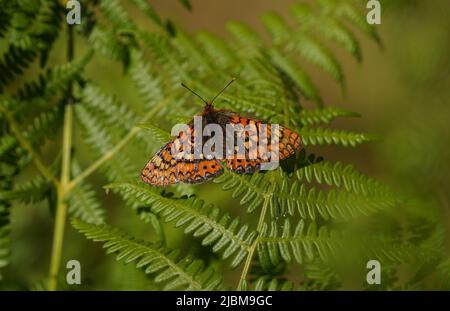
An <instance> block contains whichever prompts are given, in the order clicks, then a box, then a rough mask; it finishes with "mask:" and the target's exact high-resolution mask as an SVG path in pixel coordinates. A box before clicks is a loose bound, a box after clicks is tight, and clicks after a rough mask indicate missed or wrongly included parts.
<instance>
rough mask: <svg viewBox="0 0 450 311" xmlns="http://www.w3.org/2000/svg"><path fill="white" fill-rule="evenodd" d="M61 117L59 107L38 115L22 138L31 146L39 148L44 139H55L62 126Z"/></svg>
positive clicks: (61, 112)
mask: <svg viewBox="0 0 450 311" xmlns="http://www.w3.org/2000/svg"><path fill="white" fill-rule="evenodd" d="M62 115H63V111H62V109H61V107H55V108H53V109H51V110H48V111H44V112H42V113H40V114H38V115H37V116H36V117H35V118H34V119H33V120H32V121H31V122H30V124H29V125H28V126H27V128H26V129H25V132H24V137H25V138H27V139H28V141H30V142H31V143H32V144H33V146H36V147H40V146H41V145H42V143H43V142H44V141H45V140H46V139H50V138H53V137H55V135H56V134H57V130H58V129H59V128H60V127H61V125H62Z"/></svg>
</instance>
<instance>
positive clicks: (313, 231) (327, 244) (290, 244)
mask: <svg viewBox="0 0 450 311" xmlns="http://www.w3.org/2000/svg"><path fill="white" fill-rule="evenodd" d="M281 230H282V232H280V231H281ZM258 241H259V243H258V245H257V252H258V257H259V260H260V262H261V264H262V265H276V264H278V262H279V260H280V259H283V260H284V261H286V262H291V261H292V260H293V259H294V260H295V261H297V262H298V263H300V264H301V263H303V261H304V260H305V257H306V259H307V260H312V259H313V258H314V257H315V256H319V258H321V259H322V260H326V259H327V258H328V257H329V256H331V255H332V254H333V253H334V252H336V251H337V249H338V248H339V247H340V246H339V238H338V236H337V234H336V233H334V232H333V231H330V230H328V229H327V228H326V227H321V228H320V229H318V228H317V225H316V224H315V223H311V224H309V226H307V225H306V224H305V221H304V220H300V221H299V222H298V224H297V226H296V227H295V229H294V231H292V229H291V225H290V221H289V219H286V220H285V221H284V223H283V225H282V227H281V229H279V226H278V224H277V223H276V222H272V223H271V225H270V228H269V227H268V226H267V224H265V225H264V229H263V231H262V233H261V236H260V237H259V240H258ZM265 262H267V263H265Z"/></svg>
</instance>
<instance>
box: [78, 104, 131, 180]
mask: <svg viewBox="0 0 450 311" xmlns="http://www.w3.org/2000/svg"><path fill="white" fill-rule="evenodd" d="M75 112H76V113H75V114H76V116H77V118H78V120H79V121H80V124H81V125H82V126H83V128H84V130H85V135H84V137H85V142H86V144H87V145H88V146H90V147H91V149H92V150H93V151H94V152H95V153H96V154H98V155H103V154H105V153H106V152H108V151H109V150H111V149H112V148H113V146H114V140H113V137H111V135H110V133H109V131H108V130H107V129H106V127H105V126H104V124H103V122H102V121H101V120H100V119H98V118H97V117H96V116H94V115H92V114H90V113H89V111H88V110H87V109H86V108H85V107H84V106H83V105H81V104H80V105H76V107H75ZM103 170H104V173H105V175H106V176H107V177H108V179H109V180H111V181H113V180H121V179H123V180H126V179H129V178H130V177H131V176H133V175H134V174H135V173H134V170H133V165H131V163H130V160H129V158H128V157H126V156H125V155H124V154H121V153H119V154H116V155H115V156H114V157H113V158H112V159H110V160H109V161H108V162H107V163H105V164H104V165H103Z"/></svg>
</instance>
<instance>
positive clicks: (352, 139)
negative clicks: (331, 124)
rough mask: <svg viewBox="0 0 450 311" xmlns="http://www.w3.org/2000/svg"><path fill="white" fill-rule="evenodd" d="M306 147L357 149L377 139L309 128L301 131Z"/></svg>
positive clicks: (345, 132) (333, 130) (367, 135)
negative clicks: (340, 146) (320, 146)
mask: <svg viewBox="0 0 450 311" xmlns="http://www.w3.org/2000/svg"><path fill="white" fill-rule="evenodd" d="M300 135H301V136H302V139H303V144H304V145H305V146H316V145H331V144H336V145H342V146H344V147H348V146H351V147H355V146H356V145H359V144H362V143H365V142H370V141H374V140H375V139H376V137H375V136H374V135H369V134H365V133H353V132H349V131H342V130H336V129H330V128H307V127H303V128H302V129H301V131H300Z"/></svg>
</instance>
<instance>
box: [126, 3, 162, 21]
mask: <svg viewBox="0 0 450 311" xmlns="http://www.w3.org/2000/svg"><path fill="white" fill-rule="evenodd" d="M132 2H133V3H134V4H135V5H136V6H137V7H138V8H139V10H140V11H141V12H143V13H144V14H145V15H146V16H147V17H149V18H150V20H152V21H153V22H154V23H155V24H156V25H158V26H163V23H162V21H161V17H160V16H159V15H158V13H157V12H156V11H155V9H154V8H153V7H152V6H151V5H150V3H149V2H148V1H146V0H132Z"/></svg>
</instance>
